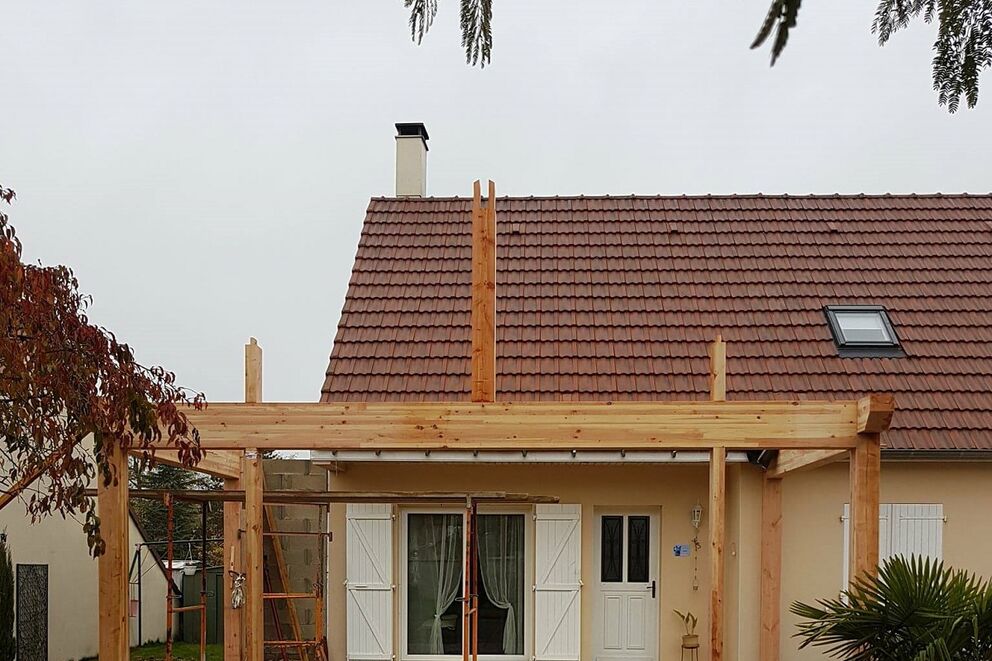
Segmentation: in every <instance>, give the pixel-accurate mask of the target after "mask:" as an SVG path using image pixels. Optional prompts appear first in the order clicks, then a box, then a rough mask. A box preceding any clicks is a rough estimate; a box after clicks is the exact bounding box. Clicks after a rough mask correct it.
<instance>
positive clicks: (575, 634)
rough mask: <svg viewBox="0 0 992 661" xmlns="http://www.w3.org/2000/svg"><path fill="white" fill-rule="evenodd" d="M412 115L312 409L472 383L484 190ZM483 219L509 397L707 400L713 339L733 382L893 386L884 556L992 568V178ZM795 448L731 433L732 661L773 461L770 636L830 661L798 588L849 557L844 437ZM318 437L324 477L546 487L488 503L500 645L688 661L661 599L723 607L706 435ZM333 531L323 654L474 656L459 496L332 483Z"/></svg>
mask: <svg viewBox="0 0 992 661" xmlns="http://www.w3.org/2000/svg"><path fill="white" fill-rule="evenodd" d="M397 128H398V129H399V134H398V135H397V176H396V181H397V195H396V196H395V197H390V198H373V199H372V200H371V201H370V203H369V207H368V212H367V215H366V218H365V224H364V227H363V231H362V237H361V240H360V243H359V246H358V252H357V255H356V257H355V264H354V269H353V272H352V277H351V282H350V285H349V289H348V294H347V298H346V302H345V306H344V310H343V313H342V316H341V320H340V323H339V325H338V329H337V334H336V335H335V337H334V344H333V350H332V353H331V357H330V363H329V366H328V368H327V371H326V379H325V381H324V384H323V388H322V392H321V398H322V401H325V402H349V401H354V402H430V401H440V402H443V401H449V402H450V401H468V399H469V397H470V393H471V391H472V387H473V385H472V378H471V371H470V358H469V356H470V355H471V347H472V337H471V329H472V321H471V312H470V310H471V307H472V306H471V301H472V282H473V278H472V268H473V264H472V221H471V218H472V214H473V200H472V199H471V198H431V197H426V196H425V194H426V156H427V140H428V136H427V132H426V130H425V129H424V128H423V126H422V125H410V124H408V125H398V127H397ZM489 204H491V202H490V203H489ZM495 213H496V216H497V218H498V226H497V227H498V229H497V238H496V246H497V247H496V264H497V267H496V291H497V294H496V318H495V335H496V370H495V372H496V375H497V377H496V383H495V391H496V392H497V393H498V395H499V398H500V401H508V402H530V401H569V402H586V401H596V402H599V401H608V402H625V401H644V402H654V401H662V400H704V399H708V398H709V397H710V394H711V393H710V389H709V382H708V378H707V374H708V361H707V345H708V344H709V343H710V342H711V341H712V340H713V338H714V337H715V336H717V335H718V334H719V335H722V337H723V339H724V340H725V341H726V343H727V345H726V346H727V349H726V351H727V357H726V364H727V376H726V396H727V399H728V400H772V399H776V400H777V399H782V400H832V399H857V398H859V397H861V396H863V395H865V394H868V393H872V392H882V393H892V394H894V396H895V400H896V402H897V411H896V413H895V416H894V418H893V420H892V425H891V429H889V430H888V431H887V432H885V433H884V434H882V437H881V441H882V465H881V487H880V493H881V495H880V498H881V505H880V507H879V513H880V519H879V528H878V529H879V553H880V556H881V557H882V558H884V557H886V556H888V555H892V554H910V553H916V554H924V555H928V556H930V557H935V558H940V559H943V560H945V561H946V562H947V563H949V564H950V565H953V566H954V567H958V568H962V569H968V570H972V571H975V572H978V573H981V574H984V575H986V576H987V575H990V574H992V523H990V520H989V516H988V513H989V512H990V511H992V487H990V484H992V464H990V463H989V461H990V460H992V431H990V430H992V393H990V388H989V384H990V383H992V311H990V307H992V269H990V268H989V264H990V258H992V196H989V195H879V196H873V195H856V196H846V195H845V196H841V195H824V196H820V195H810V196H799V197H796V196H772V195H748V196H697V197H689V196H677V197H676V196H660V195H659V196H630V197H608V196H606V197H600V196H587V197H583V196H580V197H500V198H498V199H496V200H495ZM781 455H782V456H778V457H776V456H775V453H774V452H743V451H740V452H738V451H733V450H730V451H728V452H727V457H726V460H727V464H728V467H727V473H726V480H727V486H726V493H727V496H726V513H725V525H726V541H725V547H724V549H723V550H724V556H723V563H724V564H723V569H724V581H725V589H724V591H723V592H722V596H723V599H724V603H723V613H724V619H725V622H724V625H723V626H724V639H725V650H724V655H723V656H724V658H728V659H740V660H742V661H743V660H756V659H759V658H760V657H759V634H760V632H761V628H762V625H763V622H762V621H760V620H759V610H760V608H759V603H760V601H761V600H760V594H761V591H762V589H763V588H764V587H765V586H766V585H767V583H768V580H769V578H768V577H767V576H765V577H764V578H763V577H762V574H761V567H762V565H761V559H760V555H761V549H762V544H763V542H765V541H766V540H763V539H762V534H761V531H762V498H763V493H765V492H764V490H763V483H765V482H766V481H767V480H768V479H769V477H771V478H775V483H776V484H780V488H781V490H782V492H784V497H783V498H782V503H784V505H783V506H782V507H783V509H782V511H781V527H780V530H781V533H780V534H781V536H782V544H781V548H782V558H781V564H782V575H781V597H780V608H779V617H780V618H781V622H782V625H781V628H780V631H779V635H778V637H777V643H778V645H779V646H780V648H781V658H782V659H786V660H790V661H791V660H793V659H795V660H798V659H815V658H821V656H820V654H819V653H818V652H815V651H809V650H806V651H803V652H799V651H797V649H796V643H795V642H794V641H793V640H792V639H791V634H792V633H793V631H794V630H795V629H794V626H793V624H794V622H795V620H794V618H793V617H792V616H791V615H790V614H789V612H788V606H789V604H790V603H791V602H793V601H794V600H813V599H816V598H820V597H827V596H833V595H836V594H837V593H838V591H839V590H840V589H841V588H842V587H843V586H844V585H845V583H846V580H847V574H846V572H847V569H846V568H847V567H848V558H847V548H848V544H847V540H848V535H849V530H848V521H847V512H848V510H847V506H848V502H849V493H850V492H849V491H848V481H849V475H848V471H849V468H848V461H847V456H848V453H847V452H846V451H843V452H836V451H832V452H825V453H823V454H822V455H821V456H820V457H819V459H818V461H816V462H814V463H809V464H808V465H806V466H805V467H804V468H805V469H806V470H796V471H794V472H789V473H788V474H787V475H786V470H787V468H788V464H787V462H786V461H784V460H785V459H786V456H785V455H786V453H785V452H784V451H783V452H782V453H781ZM313 458H314V460H315V461H318V462H323V463H325V464H326V465H328V466H329V467H331V468H333V469H335V470H336V472H334V473H333V474H332V475H331V477H330V480H329V484H330V489H332V490H342V491H371V492H375V491H390V490H392V491H395V490H411V491H416V490H421V491H425V490H427V491H429V490H449V491H472V490H475V491H479V490H482V491H486V490H489V491H503V492H528V493H542V494H548V495H554V496H557V497H558V498H559V500H560V503H559V504H557V505H511V506H492V507H490V508H485V507H483V508H482V509H480V510H479V518H478V524H477V527H478V535H479V547H478V548H479V552H478V559H477V561H476V562H477V571H478V572H479V574H480V576H481V585H482V589H481V591H480V595H479V628H478V637H479V643H478V644H479V654H480V655H481V656H482V657H484V658H485V659H486V660H487V661H497V660H498V661H504V660H505V661H526V660H529V659H534V660H535V661H566V660H568V661H574V660H577V659H582V660H583V661H585V660H589V661H593V660H594V661H655V660H668V659H678V658H680V644H681V634H682V630H681V621H680V620H679V619H678V618H677V616H676V615H675V614H674V613H673V610H674V609H678V610H681V611H686V610H688V611H692V612H693V613H695V614H696V615H697V616H699V618H700V623H699V629H698V632H699V633H704V632H706V631H707V630H708V626H709V622H708V613H709V610H710V590H709V587H710V580H711V571H710V561H709V560H710V555H711V553H712V551H711V549H710V547H709V545H708V544H707V543H706V539H707V530H708V527H709V526H710V523H711V520H712V519H711V517H710V512H709V511H707V510H708V501H707V493H708V486H707V484H708V462H709V453H708V452H693V451H668V450H636V451H623V450H620V451H609V452H599V451H595V450H586V449H582V450H575V449H573V448H572V447H570V446H569V444H568V443H567V442H566V441H562V442H560V443H559V444H558V445H557V446H555V447H554V448H552V449H548V450H545V451H540V452H536V451H530V452H528V451H503V452H494V451H481V452H480V451H473V450H457V449H445V450H439V451H426V452H425V451H418V450H414V449H408V450H395V449H385V450H379V449H375V448H369V449H357V450H347V451H344V450H342V451H335V452H331V451H320V450H318V451H314V452H313ZM769 471H778V473H777V474H776V475H772V476H768V475H767V474H768V473H769ZM783 476H784V477H783ZM766 512H767V510H766ZM777 521H778V520H777V519H776V523H775V525H776V527H778V522H777ZM331 529H332V531H333V532H334V535H335V540H336V542H335V543H333V544H331V549H330V575H329V580H328V600H329V608H328V612H329V615H328V630H329V631H330V632H332V634H331V640H330V645H331V658H332V659H335V660H337V661H344V660H345V659H348V660H349V661H386V660H388V659H398V660H399V661H432V660H433V659H453V658H454V657H455V656H457V655H459V654H460V653H461V650H462V644H461V635H462V623H461V619H460V615H459V614H460V612H461V605H460V601H459V599H460V597H461V591H460V590H461V588H460V583H459V582H460V580H461V562H462V557H463V556H462V553H463V552H464V551H463V549H464V547H465V543H464V540H463V539H462V537H463V535H464V534H465V519H464V508H460V507H458V506H454V507H435V506H397V505H390V504H363V505H349V506H337V505H336V506H334V507H332V514H331ZM370 591H371V592H373V593H375V595H376V596H374V597H371V598H370V597H368V593H369V592H370ZM342 634H343V635H342ZM703 638H704V642H703V647H702V650H701V652H702V653H701V655H700V658H702V659H707V658H709V649H708V645H707V638H706V636H703ZM765 658H768V657H767V656H766V657H765Z"/></svg>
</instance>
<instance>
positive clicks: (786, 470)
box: [765, 450, 848, 478]
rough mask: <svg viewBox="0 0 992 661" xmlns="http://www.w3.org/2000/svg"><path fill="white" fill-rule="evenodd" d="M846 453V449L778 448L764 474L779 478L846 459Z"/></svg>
mask: <svg viewBox="0 0 992 661" xmlns="http://www.w3.org/2000/svg"><path fill="white" fill-rule="evenodd" d="M847 455H848V451H847V450H779V453H778V457H776V458H775V461H774V462H773V463H772V465H771V466H769V467H768V470H767V471H765V476H766V477H770V478H779V477H785V476H786V475H789V474H791V473H799V472H802V471H808V470H813V469H814V468H819V467H820V466H825V465H826V464H831V463H834V462H836V461H840V460H841V459H846V458H847Z"/></svg>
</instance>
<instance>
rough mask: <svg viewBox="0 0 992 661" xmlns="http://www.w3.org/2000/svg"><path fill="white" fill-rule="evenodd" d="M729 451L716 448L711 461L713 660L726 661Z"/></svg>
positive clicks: (711, 635)
mask: <svg viewBox="0 0 992 661" xmlns="http://www.w3.org/2000/svg"><path fill="white" fill-rule="evenodd" d="M726 492H727V451H726V450H725V449H724V448H713V450H712V457H711V458H710V526H709V532H710V659H711V661H721V660H722V659H723V637H724V636H723V629H724V627H723V591H724V571H723V548H724V538H725V536H726V514H727V500H726Z"/></svg>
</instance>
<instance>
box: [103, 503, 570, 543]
mask: <svg viewBox="0 0 992 661" xmlns="http://www.w3.org/2000/svg"><path fill="white" fill-rule="evenodd" d="M246 493H247V491H246V490H242V489H226V488H225V489H224V490H223V491H214V490H208V489H202V490H201V489H132V490H131V491H130V492H129V494H128V495H129V497H131V498H146V499H149V500H162V499H163V498H164V497H165V496H166V495H169V496H172V498H174V499H175V500H182V501H190V502H197V503H199V502H207V503H243V502H245V500H246V498H247V496H246ZM85 494H86V495H95V493H91V490H89V489H88V490H86V492H85ZM466 498H471V499H472V500H475V501H478V502H480V503H521V504H522V503H530V504H553V503H557V502H558V498H557V497H556V496H541V495H531V494H526V493H512V492H506V491H468V492H465V491H264V492H263V496H262V502H263V504H270V505H332V504H335V503H391V504H407V503H410V504H413V503H420V504H447V503H458V504H464V503H465V499H466ZM228 559H229V558H228Z"/></svg>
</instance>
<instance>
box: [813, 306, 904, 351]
mask: <svg viewBox="0 0 992 661" xmlns="http://www.w3.org/2000/svg"><path fill="white" fill-rule="evenodd" d="M823 313H824V315H826V318H827V325H828V326H829V327H830V333H831V335H832V336H833V340H834V344H836V345H837V350H838V353H839V354H840V355H841V356H846V357H863V358H873V357H874V358H893V357H900V356H905V355H906V352H905V350H904V349H903V348H902V342H901V341H900V339H899V334H898V333H896V329H895V327H894V326H893V325H892V320H891V319H890V318H889V311H888V310H887V309H886V308H885V306H882V305H825V306H824V307H823ZM845 313H861V314H864V313H875V314H877V315H878V318H879V319H880V320H881V322H882V326H883V327H884V328H885V332H886V333H887V334H888V336H889V338H891V339H890V340H889V341H888V342H875V341H864V340H848V339H847V338H846V337H845V335H844V328H843V327H842V325H841V322H840V320H839V319H838V314H840V315H842V316H843V315H844V314H845Z"/></svg>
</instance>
